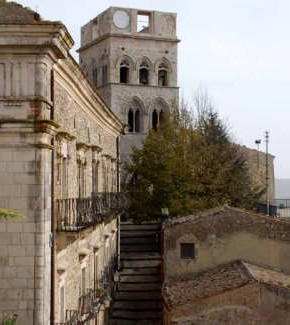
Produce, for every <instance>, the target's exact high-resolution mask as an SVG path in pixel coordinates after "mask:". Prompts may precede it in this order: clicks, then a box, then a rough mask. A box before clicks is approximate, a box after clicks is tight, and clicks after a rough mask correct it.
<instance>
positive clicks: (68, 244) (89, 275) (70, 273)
mask: <svg viewBox="0 0 290 325" xmlns="http://www.w3.org/2000/svg"><path fill="white" fill-rule="evenodd" d="M117 227H118V225H117V220H116V219H113V220H112V221H111V222H109V223H101V224H99V225H98V226H97V227H95V228H94V229H90V230H87V231H83V232H82V233H81V234H73V233H72V234H64V233H63V234H60V235H59V236H58V238H57V250H58V252H57V257H56V269H55V276H56V291H55V299H56V311H55V312H56V313H55V316H56V320H59V321H62V319H61V313H62V312H63V311H61V310H60V305H61V304H60V303H59V302H60V289H61V288H64V292H65V301H64V303H65V306H66V309H67V310H78V309H79V297H80V296H81V295H82V294H83V292H82V290H83V288H85V290H87V289H89V288H91V289H98V288H99V289H101V290H105V289H106V288H104V283H103V282H102V281H101V279H102V276H103V275H104V274H105V272H106V271H105V267H106V266H107V265H108V264H109V262H110V260H111V258H112V257H113V256H115V254H116V248H117V246H116V245H117V234H118V231H117V230H118V229H117ZM82 269H85V271H84V272H85V277H84V278H83V274H82ZM83 280H84V281H85V284H83V283H82V282H83ZM105 285H106V284H105ZM108 290H109V289H108ZM108 293H109V294H110V293H111V292H110V290H109V292H108ZM98 317H99V319H101V318H103V317H104V309H103V308H102V309H101V312H100V313H99V315H98ZM99 324H103V322H99Z"/></svg>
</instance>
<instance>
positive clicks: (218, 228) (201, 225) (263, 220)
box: [164, 208, 290, 280]
mask: <svg viewBox="0 0 290 325" xmlns="http://www.w3.org/2000/svg"><path fill="white" fill-rule="evenodd" d="M289 234H290V223H289V222H286V221H281V220H278V219H274V218H270V217H265V216H262V215H257V214H254V213H250V212H249V213H248V212H244V211H241V210H238V209H231V208H224V209H217V210H212V211H211V212H207V213H204V214H202V213H201V214H200V215H197V216H192V217H188V218H180V219H179V220H176V221H168V222H167V223H165V228H164V238H165V247H164V252H165V253H164V267H165V280H174V279H188V278H190V277H191V276H192V275H193V274H194V273H196V272H200V271H203V270H205V269H207V268H210V267H214V266H216V265H219V264H223V263H227V262H229V261H232V260H237V259H242V260H246V261H250V262H253V263H258V264H262V265H272V266H275V267H277V268H279V269H281V270H283V271H285V272H290V263H289V261H290V253H289V252H290V244H289V241H290V235H289ZM180 243H194V244H195V253H196V257H195V259H194V260H185V259H181V258H180Z"/></svg>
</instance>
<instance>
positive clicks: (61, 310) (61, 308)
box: [59, 287, 65, 323]
mask: <svg viewBox="0 0 290 325" xmlns="http://www.w3.org/2000/svg"><path fill="white" fill-rule="evenodd" d="M59 319H60V322H61V323H62V322H64V321H65V310H64V287H60V290H59Z"/></svg>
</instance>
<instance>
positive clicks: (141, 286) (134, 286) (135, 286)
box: [117, 282, 162, 295]
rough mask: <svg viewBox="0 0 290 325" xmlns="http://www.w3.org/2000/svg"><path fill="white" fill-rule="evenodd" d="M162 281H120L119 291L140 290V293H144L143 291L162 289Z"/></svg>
mask: <svg viewBox="0 0 290 325" xmlns="http://www.w3.org/2000/svg"><path fill="white" fill-rule="evenodd" d="M161 287H162V283H161V282H156V283H130V282H129V283H128V282H119V283H118V284H117V288H118V290H119V291H135V292H137V291H139V292H140V295H142V293H141V291H156V290H159V291H161Z"/></svg>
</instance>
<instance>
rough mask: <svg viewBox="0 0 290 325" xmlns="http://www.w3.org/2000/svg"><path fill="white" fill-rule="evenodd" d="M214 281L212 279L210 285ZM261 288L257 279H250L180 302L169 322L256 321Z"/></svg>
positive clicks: (200, 323)
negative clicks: (218, 292)
mask: <svg viewBox="0 0 290 325" xmlns="http://www.w3.org/2000/svg"><path fill="white" fill-rule="evenodd" d="M212 285H214V284H213V283H212V282H210V279H209V283H208V286H212ZM259 290H260V288H259V285H258V284H257V283H250V284H248V285H246V286H242V287H240V288H237V289H235V290H233V291H227V292H225V293H222V294H219V295H216V296H213V297H208V298H205V299H202V300H200V301H195V302H192V303H190V302H189V303H188V304H184V305H180V306H176V307H174V308H173V309H172V311H171V315H172V316H171V322H169V323H168V324H175V325H177V324H178V325H189V324H197V325H203V324H228V323H231V322H234V323H235V324H255V323H253V321H255V320H256V319H257V315H256V313H255V310H256V309H257V308H258V306H259V302H260V301H259V300H260V299H259Z"/></svg>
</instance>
